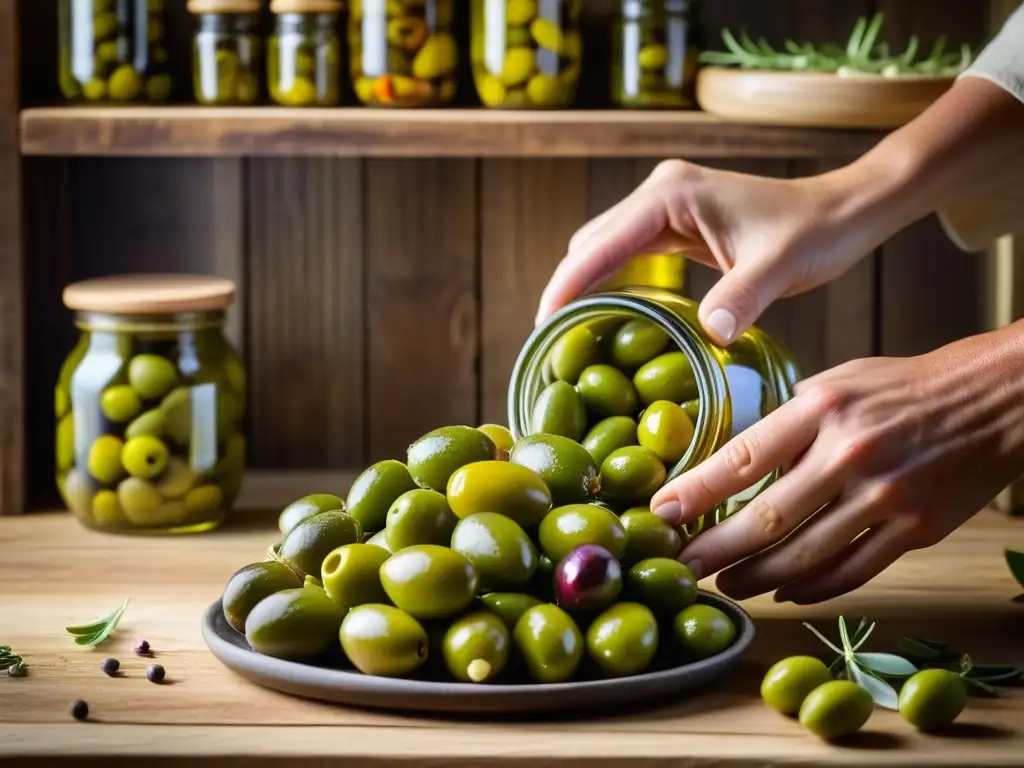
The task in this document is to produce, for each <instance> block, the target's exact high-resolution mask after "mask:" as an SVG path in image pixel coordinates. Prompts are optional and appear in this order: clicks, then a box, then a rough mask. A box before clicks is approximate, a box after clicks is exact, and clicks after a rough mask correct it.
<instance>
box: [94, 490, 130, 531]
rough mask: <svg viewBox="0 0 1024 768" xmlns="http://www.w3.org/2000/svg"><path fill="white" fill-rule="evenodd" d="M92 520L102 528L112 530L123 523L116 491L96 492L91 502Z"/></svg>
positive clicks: (123, 519) (123, 518)
mask: <svg viewBox="0 0 1024 768" xmlns="http://www.w3.org/2000/svg"><path fill="white" fill-rule="evenodd" d="M92 520H93V522H94V523H96V525H99V526H101V527H103V528H114V527H116V526H118V525H121V524H123V523H124V521H125V517H124V513H123V512H122V511H121V502H120V501H118V498H117V492H116V491H98V492H97V493H96V495H95V496H94V497H93V500H92Z"/></svg>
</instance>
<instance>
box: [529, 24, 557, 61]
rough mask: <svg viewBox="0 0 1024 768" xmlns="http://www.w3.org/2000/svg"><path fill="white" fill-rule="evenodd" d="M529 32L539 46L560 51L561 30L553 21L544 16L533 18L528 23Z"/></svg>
mask: <svg viewBox="0 0 1024 768" xmlns="http://www.w3.org/2000/svg"><path fill="white" fill-rule="evenodd" d="M530 34H532V35H533V39H534V40H535V41H536V42H537V45H539V46H540V47H541V48H545V49H547V50H549V51H552V52H553V53H561V51H562V30H561V28H560V27H559V26H558V24H556V23H555V22H553V21H551V20H550V19H544V18H538V19H534V20H533V23H531V24H530Z"/></svg>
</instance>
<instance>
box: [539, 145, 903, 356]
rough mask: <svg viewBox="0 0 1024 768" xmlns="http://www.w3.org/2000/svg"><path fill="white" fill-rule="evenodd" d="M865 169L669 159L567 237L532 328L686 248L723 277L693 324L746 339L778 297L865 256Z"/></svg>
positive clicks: (869, 231)
mask: <svg viewBox="0 0 1024 768" xmlns="http://www.w3.org/2000/svg"><path fill="white" fill-rule="evenodd" d="M867 167H868V165H867V164H866V165H864V166H860V165H858V166H856V167H855V166H849V167H848V168H846V169H843V170H841V171H836V172H833V173H830V174H823V175H820V176H814V177H810V178H804V179H775V178H765V177H760V176H751V175H747V174H740V173H732V172H728V171H719V170H713V169H710V168H704V167H702V166H698V165H694V164H691V163H687V162H684V161H682V160H669V161H665V162H663V163H661V164H659V165H658V166H657V168H655V169H654V172H653V173H651V175H650V176H649V177H648V178H647V179H646V180H645V181H644V182H643V183H642V184H640V186H639V187H637V189H636V190H635V191H634V192H633V193H632V194H630V195H629V196H628V197H627V198H626V199H625V200H622V201H621V202H619V203H618V204H617V205H615V206H614V207H612V208H611V209H609V210H608V211H606V212H604V213H603V214H601V215H600V216H598V217H597V218H595V219H593V220H592V221H590V222H588V223H587V224H586V225H584V226H583V227H582V228H581V229H580V230H579V231H578V232H577V233H576V234H575V235H574V236H573V237H572V239H571V241H570V243H569V250H568V254H567V255H566V256H565V258H564V259H563V260H562V262H561V263H560V264H559V266H558V268H557V269H556V271H555V273H554V275H553V276H552V278H551V281H550V282H549V284H548V286H547V288H546V289H545V291H544V294H543V296H542V298H541V302H540V308H539V310H538V315H537V322H538V323H539V322H541V321H543V320H544V319H545V318H547V317H548V316H549V315H550V314H551V313H552V312H554V311H555V310H557V309H558V308H559V307H561V306H563V305H564V304H566V303H567V302H569V301H571V300H572V299H574V298H575V297H576V296H578V295H580V294H582V293H585V292H586V291H588V290H589V289H591V288H592V287H594V286H595V285H598V284H599V283H601V282H602V281H603V280H604V279H606V278H607V277H609V276H610V275H611V274H612V273H614V272H615V270H617V269H618V268H619V267H621V266H622V265H623V264H624V263H625V262H626V261H627V260H628V259H629V258H630V257H631V256H633V255H635V254H639V253H659V252H667V251H683V252H685V254H686V256H687V257H688V258H690V259H692V260H694V261H698V262H701V263H704V264H707V265H709V266H713V267H717V268H718V269H720V270H721V271H722V272H723V273H725V276H724V277H723V278H722V279H721V280H720V281H719V282H718V284H717V285H715V287H714V288H712V289H711V291H710V292H709V293H708V294H707V296H706V298H705V299H704V301H703V302H702V303H701V306H700V311H699V314H698V316H699V318H700V320H701V323H702V324H703V325H704V327H705V329H706V330H707V332H708V334H709V335H710V336H711V337H712V338H713V339H714V340H715V341H717V342H718V343H719V344H729V343H730V342H732V341H733V340H735V339H736V338H737V337H738V336H739V335H740V334H741V333H743V332H744V331H745V330H746V329H747V328H748V327H749V326H750V325H751V324H753V322H754V321H755V320H756V319H757V318H758V316H759V315H760V314H761V313H762V312H763V311H764V310H765V309H766V308H767V307H768V305H769V304H770V303H771V302H772V301H774V300H775V299H777V298H779V297H780V296H785V295H790V294H793V293H798V292H800V291H805V290H808V289H810V288H813V287H815V286H817V285H820V284H822V283H824V282H827V281H828V280H831V279H832V278H834V277H836V276H837V275H839V274H840V273H842V272H844V271H845V270H846V269H848V268H849V267H850V266H852V265H853V264H854V262H855V261H857V260H858V259H859V258H860V257H861V256H863V255H864V254H865V253H867V252H869V251H870V250H871V249H872V248H873V247H874V246H875V245H876V244H877V242H880V239H881V238H882V237H884V233H883V232H882V231H881V230H880V229H879V228H876V227H873V226H871V224H870V221H872V219H871V216H870V215H867V216H862V217H858V216H857V215H856V214H857V213H858V212H869V211H870V210H871V206H870V205H867V204H866V199H865V190H871V189H877V188H878V185H877V184H876V185H874V186H872V185H871V184H865V183H864V181H865V179H866V178H867V176H868V175H869V173H868V171H867V170H865V169H866V168H867Z"/></svg>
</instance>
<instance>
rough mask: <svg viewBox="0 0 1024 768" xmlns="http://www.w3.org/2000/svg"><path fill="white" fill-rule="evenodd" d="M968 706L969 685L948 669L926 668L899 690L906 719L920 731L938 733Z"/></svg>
mask: <svg viewBox="0 0 1024 768" xmlns="http://www.w3.org/2000/svg"><path fill="white" fill-rule="evenodd" d="M966 705H967V685H966V683H964V681H963V678H961V677H960V675H958V674H956V673H955V672H950V671H949V670H948V669H923V670H921V671H920V672H917V673H915V674H914V675H912V676H911V677H910V678H909V679H908V680H907V681H906V682H905V683H903V687H902V688H901V689H900V696H899V708H900V714H901V715H902V716H903V719H904V720H906V721H907V722H908V723H910V724H911V725H912V726H914V727H915V728H917V729H918V730H921V731H937V730H941V729H942V728H945V727H947V726H948V725H950V724H951V723H952V722H953V721H954V720H956V719H957V718H958V717H959V716H960V713H961V712H963V711H964V707H965V706H966Z"/></svg>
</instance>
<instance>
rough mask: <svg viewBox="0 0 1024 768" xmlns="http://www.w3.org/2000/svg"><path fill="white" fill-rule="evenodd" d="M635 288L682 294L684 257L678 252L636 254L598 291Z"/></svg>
mask: <svg viewBox="0 0 1024 768" xmlns="http://www.w3.org/2000/svg"><path fill="white" fill-rule="evenodd" d="M637 286H646V287H648V288H664V289H665V290H666V291H673V292H674V293H682V292H683V289H684V288H685V287H686V256H684V255H683V254H682V253H679V252H676V253H641V254H637V255H636V256H633V257H632V258H630V260H629V261H627V262H626V263H625V264H623V265H622V267H620V268H619V270H618V271H617V272H616V273H615V274H613V275H612V276H611V277H609V278H608V279H607V280H605V281H604V282H603V283H602V284H601V285H600V287H599V290H602V291H616V290H618V289H619V288H631V287H632V288H635V287H637Z"/></svg>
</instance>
